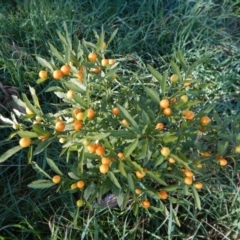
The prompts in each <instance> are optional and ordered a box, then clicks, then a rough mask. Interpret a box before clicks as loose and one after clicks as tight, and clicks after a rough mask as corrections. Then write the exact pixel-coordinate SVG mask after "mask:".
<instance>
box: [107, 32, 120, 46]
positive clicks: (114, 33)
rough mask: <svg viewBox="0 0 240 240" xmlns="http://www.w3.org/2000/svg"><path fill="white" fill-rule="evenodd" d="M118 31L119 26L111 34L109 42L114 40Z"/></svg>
mask: <svg viewBox="0 0 240 240" xmlns="http://www.w3.org/2000/svg"><path fill="white" fill-rule="evenodd" d="M117 32H118V28H117V29H115V30H114V32H113V33H112V35H111V37H110V39H109V40H108V43H107V44H109V43H110V42H111V41H112V40H113V38H114V37H115V36H116V34H117Z"/></svg>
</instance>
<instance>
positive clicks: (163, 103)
mask: <svg viewBox="0 0 240 240" xmlns="http://www.w3.org/2000/svg"><path fill="white" fill-rule="evenodd" d="M159 105H160V107H161V108H168V107H169V101H168V100H167V99H163V100H161V101H160V103H159Z"/></svg>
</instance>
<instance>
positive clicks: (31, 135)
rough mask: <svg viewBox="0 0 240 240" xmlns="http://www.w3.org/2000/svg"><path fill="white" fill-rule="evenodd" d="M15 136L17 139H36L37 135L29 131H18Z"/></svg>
mask: <svg viewBox="0 0 240 240" xmlns="http://www.w3.org/2000/svg"><path fill="white" fill-rule="evenodd" d="M17 134H18V136H19V137H28V138H37V137H38V135H37V134H36V133H35V132H30V131H18V132H17Z"/></svg>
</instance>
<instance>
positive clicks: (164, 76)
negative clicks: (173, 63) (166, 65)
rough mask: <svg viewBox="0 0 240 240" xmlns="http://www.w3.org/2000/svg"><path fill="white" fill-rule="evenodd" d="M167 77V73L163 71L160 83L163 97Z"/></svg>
mask: <svg viewBox="0 0 240 240" xmlns="http://www.w3.org/2000/svg"><path fill="white" fill-rule="evenodd" d="M167 77H168V73H167V71H165V72H164V73H163V80H162V82H161V89H162V94H163V95H164V96H165V95H166V94H165V93H166V87H167Z"/></svg>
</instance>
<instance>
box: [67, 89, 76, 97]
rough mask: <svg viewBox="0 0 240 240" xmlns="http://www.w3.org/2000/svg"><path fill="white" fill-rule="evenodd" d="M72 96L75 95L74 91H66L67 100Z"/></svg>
mask: <svg viewBox="0 0 240 240" xmlns="http://www.w3.org/2000/svg"><path fill="white" fill-rule="evenodd" d="M74 94H75V91H73V90H68V91H67V98H68V99H72V98H73V95H74Z"/></svg>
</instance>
